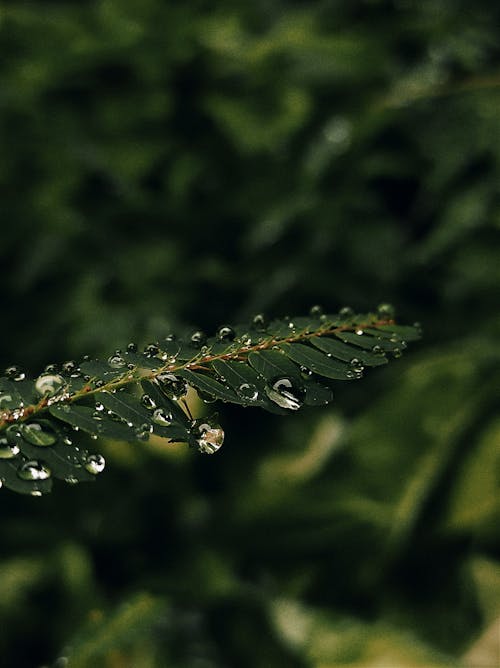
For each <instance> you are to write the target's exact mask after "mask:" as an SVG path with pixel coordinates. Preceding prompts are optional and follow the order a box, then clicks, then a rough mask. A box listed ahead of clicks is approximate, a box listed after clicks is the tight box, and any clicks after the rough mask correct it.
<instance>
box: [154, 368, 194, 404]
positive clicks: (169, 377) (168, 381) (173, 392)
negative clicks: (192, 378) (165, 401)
mask: <svg viewBox="0 0 500 668" xmlns="http://www.w3.org/2000/svg"><path fill="white" fill-rule="evenodd" d="M156 381H157V383H158V385H159V386H160V388H161V390H162V391H163V392H164V393H165V394H166V395H167V397H169V399H174V400H175V401H176V400H177V399H180V398H181V397H185V396H186V394H187V382H186V381H185V380H184V378H180V377H179V376H176V375H175V374H173V373H160V374H158V376H156Z"/></svg>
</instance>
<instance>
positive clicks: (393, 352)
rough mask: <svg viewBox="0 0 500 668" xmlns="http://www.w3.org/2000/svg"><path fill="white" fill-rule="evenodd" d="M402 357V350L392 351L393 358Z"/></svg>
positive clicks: (395, 349)
mask: <svg viewBox="0 0 500 668" xmlns="http://www.w3.org/2000/svg"><path fill="white" fill-rule="evenodd" d="M402 355H403V353H402V352H401V350H400V349H399V348H394V349H393V350H392V356H393V357H396V358H398V357H401V356H402Z"/></svg>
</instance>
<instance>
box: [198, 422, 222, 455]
mask: <svg viewBox="0 0 500 668" xmlns="http://www.w3.org/2000/svg"><path fill="white" fill-rule="evenodd" d="M191 433H192V434H193V437H194V440H195V442H196V445H197V447H198V450H199V452H202V453H203V454H206V455H213V454H214V453H215V452H217V451H218V450H219V449H220V448H221V446H222V444H223V443H224V430H223V429H222V427H221V426H220V425H218V424H215V423H213V422H209V421H203V420H195V421H194V422H193V427H192V430H191Z"/></svg>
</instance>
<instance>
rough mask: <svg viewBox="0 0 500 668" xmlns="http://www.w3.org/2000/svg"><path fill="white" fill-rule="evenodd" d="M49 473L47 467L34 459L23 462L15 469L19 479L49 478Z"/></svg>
mask: <svg viewBox="0 0 500 668" xmlns="http://www.w3.org/2000/svg"><path fill="white" fill-rule="evenodd" d="M50 473H51V472H50V469H49V467H48V466H46V465H45V464H43V463H42V462H39V461H37V460H36V459H31V460H29V461H27V462H24V464H22V465H21V466H20V467H19V468H18V469H17V475H18V476H19V478H21V480H47V478H50Z"/></svg>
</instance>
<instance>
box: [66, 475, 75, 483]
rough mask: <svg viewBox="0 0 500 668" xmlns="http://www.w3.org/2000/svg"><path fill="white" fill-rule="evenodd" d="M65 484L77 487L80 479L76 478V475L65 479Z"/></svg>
mask: <svg viewBox="0 0 500 668" xmlns="http://www.w3.org/2000/svg"><path fill="white" fill-rule="evenodd" d="M64 482H67V483H68V485H77V484H78V478H75V476H74V475H69V476H68V477H67V478H64Z"/></svg>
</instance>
